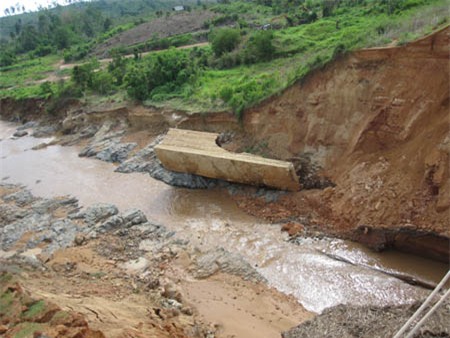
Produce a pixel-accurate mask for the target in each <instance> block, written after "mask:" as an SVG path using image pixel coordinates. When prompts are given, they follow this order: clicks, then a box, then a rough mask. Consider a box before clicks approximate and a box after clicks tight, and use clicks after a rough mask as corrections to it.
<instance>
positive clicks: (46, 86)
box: [39, 81, 54, 99]
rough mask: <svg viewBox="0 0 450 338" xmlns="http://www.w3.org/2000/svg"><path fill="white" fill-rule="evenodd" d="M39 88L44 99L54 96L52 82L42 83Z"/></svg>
mask: <svg viewBox="0 0 450 338" xmlns="http://www.w3.org/2000/svg"><path fill="white" fill-rule="evenodd" d="M39 87H40V90H41V95H42V97H44V98H46V99H48V98H49V97H52V96H53V94H54V93H53V89H52V85H51V83H50V82H48V81H45V82H43V83H41V85H40V86H39Z"/></svg>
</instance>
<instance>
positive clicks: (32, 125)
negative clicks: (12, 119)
mask: <svg viewBox="0 0 450 338" xmlns="http://www.w3.org/2000/svg"><path fill="white" fill-rule="evenodd" d="M37 126H39V122H37V121H28V122H27V123H25V124H24V125H22V126H20V127H18V128H17V130H25V129H30V128H36V127H37Z"/></svg>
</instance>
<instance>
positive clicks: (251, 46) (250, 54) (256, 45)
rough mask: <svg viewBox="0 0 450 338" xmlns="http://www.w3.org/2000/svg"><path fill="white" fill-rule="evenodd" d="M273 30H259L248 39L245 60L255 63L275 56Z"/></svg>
mask: <svg viewBox="0 0 450 338" xmlns="http://www.w3.org/2000/svg"><path fill="white" fill-rule="evenodd" d="M272 42H273V32H272V31H257V32H255V33H254V34H253V35H252V36H251V37H250V39H249V40H248V43H247V47H246V49H245V52H244V54H245V62H246V63H254V62H259V61H268V60H270V59H272V58H273V55H274V53H275V47H274V46H273V44H272Z"/></svg>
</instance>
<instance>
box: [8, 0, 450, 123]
mask: <svg viewBox="0 0 450 338" xmlns="http://www.w3.org/2000/svg"><path fill="white" fill-rule="evenodd" d="M93 4H94V3H93ZM447 5H448V1H447V0H428V1H425V0H370V1H369V0H340V1H330V0H294V1H286V0H253V1H240V0H236V1H228V0H227V1H221V3H220V4H215V5H210V4H208V9H209V10H211V11H213V12H215V13H216V16H215V17H214V18H213V19H211V20H209V21H208V22H206V23H205V24H204V28H205V29H208V30H209V31H208V32H200V33H194V32H193V33H187V34H180V35H174V36H170V37H167V38H161V39H160V38H157V37H152V38H151V39H149V40H147V41H146V42H145V43H141V44H137V45H130V46H126V47H121V48H119V49H116V50H113V51H110V53H111V54H112V55H113V59H112V61H111V62H109V64H107V65H106V64H105V63H99V62H98V61H96V60H89V61H87V62H86V61H85V62H84V63H80V64H79V65H76V66H75V67H74V68H73V69H72V70H65V71H57V72H56V75H57V76H56V78H61V77H63V76H64V75H66V76H67V75H70V80H66V81H59V82H58V83H55V81H54V80H53V82H51V81H50V80H48V75H49V74H50V72H51V71H52V69H54V67H55V65H56V64H57V62H58V60H60V59H61V57H62V55H63V56H64V59H65V60H66V61H71V60H79V59H83V58H84V59H86V58H87V57H88V56H89V52H90V50H91V49H92V48H93V47H94V46H95V45H96V44H98V43H101V42H104V41H106V40H107V39H108V38H110V37H112V36H114V35H115V34H118V33H120V32H122V31H124V30H127V29H130V28H131V27H133V26H134V25H135V24H139V22H142V20H141V19H142V16H141V19H139V20H138V21H136V19H134V20H133V21H129V22H124V21H122V22H121V24H120V25H116V26H114V25H113V21H114V20H112V21H111V19H110V21H108V22H106V20H107V19H108V17H107V16H106V15H105V14H104V13H103V12H102V13H100V15H98V18H100V19H99V21H96V22H95V24H94V23H93V24H92V25H91V27H93V28H92V31H93V33H92V34H91V37H89V36H90V33H89V32H88V31H86V28H85V27H83V28H82V29H83V31H76V30H73V29H72V28H71V26H70V25H69V26H63V29H62V31H61V32H60V33H61V34H59V35H58V34H55V35H54V36H53V35H52V37H51V38H50V37H47V38H45V37H46V35H45V34H43V31H45V30H43V29H42V28H39V27H40V26H39V25H38V26H37V29H35V31H33V29H29V30H28V31H26V33H20V34H19V35H18V36H17V37H16V38H15V39H13V40H12V41H15V42H14V44H15V45H14V46H15V47H14V48H15V49H14V48H12V47H11V45H8V46H9V47H8V48H6V49H5V50H4V52H3V53H2V55H1V56H0V62H1V64H0V65H1V66H2V68H1V72H2V74H1V75H2V76H1V78H0V97H5V96H11V97H15V98H24V97H43V98H50V99H51V100H54V101H55V102H56V101H58V100H59V99H61V98H68V97H84V98H87V97H89V96H90V95H99V96H108V95H109V96H111V95H116V96H117V95H122V96H123V95H124V94H123V93H126V94H127V95H128V98H129V99H133V100H139V101H142V102H144V103H145V104H151V105H157V106H160V105H165V106H171V107H173V108H181V109H185V110H195V111H213V110H227V109H231V110H233V111H234V112H235V113H236V114H238V115H239V114H240V113H241V112H242V111H243V110H244V109H245V108H247V107H249V106H252V105H254V104H256V103H258V102H260V101H261V100H264V99H265V98H267V97H269V96H271V95H274V94H277V93H279V92H280V91H282V90H283V89H285V88H286V87H288V86H289V85H291V84H293V83H294V82H295V81H298V80H300V79H302V78H303V77H304V76H306V75H307V74H308V73H310V72H311V71H313V70H314V69H317V68H321V67H323V66H324V65H326V64H327V63H328V62H330V61H331V60H333V59H335V58H337V57H339V56H341V55H343V54H345V53H347V52H349V51H352V50H355V49H358V48H364V47H371V46H379V45H385V44H388V43H397V44H403V43H406V42H407V41H411V40H413V39H415V38H417V37H419V36H423V35H424V34H427V33H430V32H431V31H432V30H434V29H436V28H438V27H442V26H443V25H445V24H446V23H447V22H448V19H449V18H448V10H447ZM200 7H201V6H200ZM88 9H89V7H88ZM89 11H90V12H89ZM89 11H88V10H87V9H83V10H80V11H79V14H78V15H84V16H86V18H91V17H92V16H91V14H89V13H95V9H92V8H91V9H90V10H89ZM92 11H93V12H92ZM141 14H142V13H141ZM42 15H43V16H44V17H46V18H47V19H46V20H47V21H45V20H44V19H42V20H43V22H47V23H48V25H50V26H49V27H53V28H54V29H53V28H52V30H53V31H56V29H57V28H58V27H59V28H61V27H60V26H58V24H57V23H58V20H56V19H54V17H53V14H51V15H50V14H49V13H43V14H42ZM152 15H153V16H152ZM161 15H163V12H162V11H161V10H157V11H156V12H155V13H153V14H148V18H149V20H150V19H151V18H152V17H157V16H161ZM52 18H53V19H52ZM52 20H53V21H52ZM86 20H88V19H86ZM59 22H62V21H61V20H60V21H59ZM100 23H102V24H100ZM48 25H47V26H48ZM51 25H56V26H51ZM41 26H42V27H47V26H46V25H44V24H42V25H41ZM106 28H107V29H106ZM77 29H81V28H77ZM71 32H72V33H74V34H75V33H76V32H78V33H76V35H77V36H75V37H74V36H73V35H72V33H71ZM66 33H67V34H66ZM33 34H34V35H33ZM22 35H23V37H22ZM31 36H36V37H37V38H36V41H38V42H39V43H38V44H37V45H36V44H35V45H33V46H32V47H33V49H32V48H31V47H30V46H29V45H32V42H33V41H30V39H28V38H29V37H31ZM206 37H207V38H208V40H209V42H210V44H209V46H204V47H195V48H191V49H175V48H174V47H178V46H183V45H187V44H191V43H195V42H197V41H204V40H205V39H206ZM71 39H72V40H71ZM77 39H78V40H77ZM31 40H32V39H31ZM68 41H69V42H70V41H79V43H78V42H77V43H76V44H75V45H71V46H70V47H68V46H67V45H66V44H67V42H68ZM44 42H45V43H44ZM17 46H21V47H20V48H22V50H28V51H27V52H26V53H25V54H20V53H19V51H20V50H21V49H17V48H18V47H17ZM24 46H28V47H27V48H25V47H24ZM24 48H25V49H24ZM166 48H169V49H167V50H162V51H155V52H153V53H150V54H149V55H146V56H142V53H143V52H147V51H154V50H161V49H166ZM62 49H64V51H61V50H62ZM47 53H50V55H48V56H42V55H45V54H47ZM127 54H128V55H129V57H124V55H127ZM63 72H65V73H63ZM45 79H47V81H44V80H45ZM37 81H40V83H37ZM121 93H122V94H121Z"/></svg>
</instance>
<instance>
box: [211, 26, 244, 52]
mask: <svg viewBox="0 0 450 338" xmlns="http://www.w3.org/2000/svg"><path fill="white" fill-rule="evenodd" d="M209 40H210V42H211V47H212V50H213V52H214V54H215V55H216V56H217V57H219V56H221V55H222V54H224V53H227V52H231V51H232V50H233V49H235V48H236V47H237V45H238V44H239V42H240V41H241V34H240V32H239V30H238V29H234V28H221V29H217V30H215V31H213V32H212V33H211V34H210V36H209Z"/></svg>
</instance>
